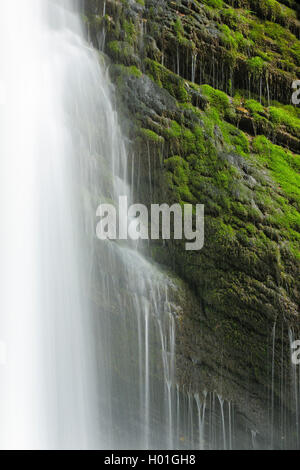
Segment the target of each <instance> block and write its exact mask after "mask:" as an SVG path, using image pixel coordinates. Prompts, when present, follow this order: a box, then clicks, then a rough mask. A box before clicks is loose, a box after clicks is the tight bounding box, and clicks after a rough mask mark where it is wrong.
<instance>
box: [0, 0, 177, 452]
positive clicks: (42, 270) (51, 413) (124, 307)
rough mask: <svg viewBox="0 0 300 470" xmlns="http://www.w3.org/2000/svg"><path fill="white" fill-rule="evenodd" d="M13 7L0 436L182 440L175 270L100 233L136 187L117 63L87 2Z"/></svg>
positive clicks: (1, 440)
mask: <svg viewBox="0 0 300 470" xmlns="http://www.w3.org/2000/svg"><path fill="white" fill-rule="evenodd" d="M1 10H2V11H1V19H0V36H1V46H0V47H1V49H0V54H1V62H2V65H3V66H4V67H3V72H2V74H1V89H2V95H3V96H2V102H1V105H0V106H1V108H0V119H1V122H0V124H1V126H0V127H1V130H0V134H1V136H0V137H1V139H0V148H1V176H0V177H1V189H0V192H1V211H2V231H1V268H0V270H1V297H0V298H1V314H0V322H1V324H0V328H1V330H0V331H1V337H0V340H1V344H4V345H5V348H6V350H7V363H6V364H4V365H3V364H2V365H1V366H0V367H1V369H0V379H1V389H0V390H1V391H0V394H1V396H0V403H1V405H0V406H1V409H0V422H1V426H0V433H1V434H0V447H1V448H24V449H27V448H106V447H107V448H108V447H110V448H116V447H133V448H136V447H141V448H142V447H145V448H147V447H153V446H157V447H160V446H163V447H164V446H169V447H172V446H174V445H176V443H175V442H174V436H173V435H172V429H173V401H174V397H175V394H174V390H173V385H174V384H173V382H174V354H175V353H174V345H175V325H174V317H173V308H172V306H171V304H170V302H169V300H168V290H169V288H173V286H172V283H171V281H170V280H169V279H168V278H167V277H166V276H165V275H164V274H162V273H161V272H159V270H157V269H156V268H155V267H154V266H152V264H150V263H149V262H147V261H146V260H145V259H144V258H143V257H142V256H141V255H139V254H138V252H137V251H135V250H134V249H132V248H131V249H130V247H128V246H121V245H117V244H114V243H112V242H106V243H105V242H102V243H100V242H98V241H97V240H96V237H95V218H96V217H95V214H96V207H97V205H98V204H99V202H100V198H101V197H102V198H109V199H110V200H114V201H116V200H117V197H118V196H119V195H128V196H130V193H131V190H130V187H129V185H128V184H127V168H128V162H127V154H126V150H125V143H124V139H123V137H122V135H121V132H120V129H119V126H118V122H117V116H116V113H115V111H114V109H113V106H112V98H111V96H112V93H111V90H110V86H109V83H108V81H107V79H106V76H105V68H104V67H101V66H100V65H99V57H98V56H97V53H96V52H95V51H93V50H92V49H91V48H89V47H88V46H87V44H86V43H85V41H84V39H83V37H84V36H83V31H82V28H81V23H80V19H79V12H78V11H76V2H73V1H71V0H70V1H64V2H62V1H59V2H56V1H51V0H43V1H41V0H28V1H26V2H18V4H17V5H16V4H15V2H5V3H4V4H3V5H2V6H1ZM11 18H13V19H14V28H11V27H9V24H10V19H11ZM155 347H156V348H157V351H156V350H155ZM173 395H174V397H173ZM178 427H180V425H179V423H178ZM177 437H178V436H177Z"/></svg>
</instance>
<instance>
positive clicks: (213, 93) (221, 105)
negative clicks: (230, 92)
mask: <svg viewBox="0 0 300 470" xmlns="http://www.w3.org/2000/svg"><path fill="white" fill-rule="evenodd" d="M201 91H202V93H203V94H204V95H205V96H206V98H207V99H208V101H209V103H210V104H211V105H212V106H214V107H215V108H216V109H217V110H218V111H219V112H220V113H221V114H225V113H226V111H228V110H229V109H230V108H231V104H230V101H229V98H228V96H227V95H226V93H224V92H223V91H220V90H216V89H214V88H212V87H211V86H209V85H202V86H201Z"/></svg>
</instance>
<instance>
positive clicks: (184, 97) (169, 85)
mask: <svg viewBox="0 0 300 470" xmlns="http://www.w3.org/2000/svg"><path fill="white" fill-rule="evenodd" d="M145 66H146V72H147V74H148V75H149V76H150V78H151V79H152V80H154V81H155V82H156V83H157V84H158V85H159V86H160V87H162V88H165V89H166V90H167V91H168V92H169V93H170V95H172V96H173V97H174V98H176V99H177V100H178V101H179V102H183V103H184V102H188V101H190V100H191V97H190V95H189V93H188V91H187V89H186V86H185V81H184V79H182V78H181V77H179V76H178V75H176V74H175V73H172V72H170V70H168V69H167V68H166V67H164V66H163V65H161V64H159V63H158V62H156V61H154V60H151V59H146V60H145Z"/></svg>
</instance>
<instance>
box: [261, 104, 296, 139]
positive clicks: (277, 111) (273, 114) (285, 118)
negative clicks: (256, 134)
mask: <svg viewBox="0 0 300 470" xmlns="http://www.w3.org/2000/svg"><path fill="white" fill-rule="evenodd" d="M268 111H269V114H270V119H271V121H272V122H273V123H274V124H277V125H284V126H286V127H287V129H288V130H289V131H290V132H291V133H293V134H295V135H297V137H299V138H300V119H299V118H298V117H297V115H296V113H295V112H294V110H293V108H292V107H290V106H285V107H275V106H270V107H269V109H268Z"/></svg>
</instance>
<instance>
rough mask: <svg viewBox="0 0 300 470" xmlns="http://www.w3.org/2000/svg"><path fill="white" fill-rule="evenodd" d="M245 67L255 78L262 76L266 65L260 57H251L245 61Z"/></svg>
mask: <svg viewBox="0 0 300 470" xmlns="http://www.w3.org/2000/svg"><path fill="white" fill-rule="evenodd" d="M247 67H248V70H249V72H250V73H251V74H252V75H254V76H255V77H256V76H259V75H262V73H263V71H264V70H265V67H266V63H265V61H264V60H263V59H262V58H261V57H258V56H256V57H251V59H248V61H247Z"/></svg>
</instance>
